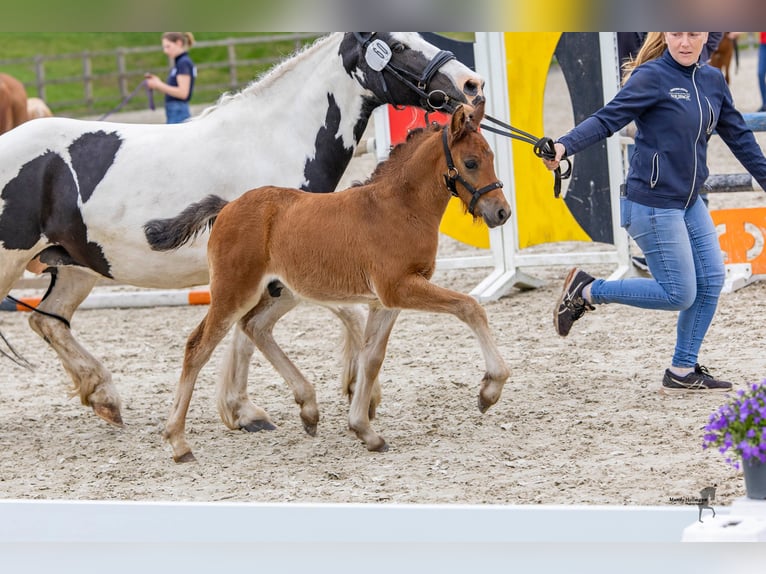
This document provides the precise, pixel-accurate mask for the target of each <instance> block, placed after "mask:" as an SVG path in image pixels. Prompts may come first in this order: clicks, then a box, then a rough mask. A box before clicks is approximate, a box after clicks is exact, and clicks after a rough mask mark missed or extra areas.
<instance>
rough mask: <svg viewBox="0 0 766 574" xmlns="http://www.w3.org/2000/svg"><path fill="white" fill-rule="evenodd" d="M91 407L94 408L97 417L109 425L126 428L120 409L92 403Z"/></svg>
mask: <svg viewBox="0 0 766 574" xmlns="http://www.w3.org/2000/svg"><path fill="white" fill-rule="evenodd" d="M91 407H92V408H93V412H94V413H96V415H98V416H99V417H100V418H102V419H104V420H105V421H106V422H108V423H109V424H111V425H114V426H116V427H120V428H123V427H124V426H125V425H124V424H123V422H122V415H121V414H120V408H119V407H116V406H114V405H107V404H103V403H92V404H91Z"/></svg>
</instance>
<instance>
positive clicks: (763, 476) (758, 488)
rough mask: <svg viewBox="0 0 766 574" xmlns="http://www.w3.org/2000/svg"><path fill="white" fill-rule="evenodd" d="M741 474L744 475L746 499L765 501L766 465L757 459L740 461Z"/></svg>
mask: <svg viewBox="0 0 766 574" xmlns="http://www.w3.org/2000/svg"><path fill="white" fill-rule="evenodd" d="M742 472H744V474H745V493H746V494H747V497H748V498H753V499H756V500H764V499H766V463H763V462H760V461H759V460H758V459H752V458H751V459H750V460H743V461H742Z"/></svg>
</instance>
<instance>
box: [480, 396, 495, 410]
mask: <svg viewBox="0 0 766 574" xmlns="http://www.w3.org/2000/svg"><path fill="white" fill-rule="evenodd" d="M493 404H495V403H490V402H488V401H486V400H484V399H483V398H482V396H481V395H479V411H480V412H481V413H482V414H484V413H486V412H487V411H488V410H489V407H491V406H492V405H493Z"/></svg>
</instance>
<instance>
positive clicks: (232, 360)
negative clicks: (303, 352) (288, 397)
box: [217, 288, 319, 436]
mask: <svg viewBox="0 0 766 574" xmlns="http://www.w3.org/2000/svg"><path fill="white" fill-rule="evenodd" d="M299 302H300V301H299V300H298V299H297V298H295V296H293V294H292V293H291V292H290V291H289V290H288V289H285V288H283V289H282V291H281V294H280V295H279V296H278V297H271V296H270V295H268V294H266V293H264V295H263V297H261V300H260V301H259V302H258V304H257V305H256V306H255V307H254V308H253V309H251V310H250V311H249V312H248V313H247V314H246V315H245V316H244V317H243V318H242V319H241V320H240V321H239V329H237V331H235V339H234V341H233V343H232V345H231V347H230V348H229V354H228V357H227V360H226V367H225V371H224V377H223V378H222V379H220V380H219V386H218V392H217V396H218V411H219V413H220V415H221V418H222V419H223V421H224V423H225V424H226V425H227V426H228V427H229V428H243V429H245V430H247V431H250V432H254V431H258V430H262V429H268V430H271V429H273V428H275V426H274V424H273V423H272V422H271V420H270V418H269V416H268V414H267V413H266V411H264V410H263V409H261V408H260V407H257V406H256V405H255V404H253V403H252V402H251V401H250V400H249V399H248V396H247V368H248V362H249V359H250V356H252V352H253V351H252V343H254V344H255V346H256V347H258V350H259V351H260V352H261V353H262V354H263V356H264V357H265V358H266V360H268V361H269V362H270V363H271V365H272V366H273V367H274V369H275V370H276V371H277V372H278V373H279V374H280V375H281V376H282V378H283V379H284V380H285V382H286V383H287V385H288V386H289V387H290V389H291V390H292V391H293V396H294V397H295V402H296V403H298V405H299V406H300V416H301V421H302V422H303V428H304V430H305V431H306V432H307V433H308V434H309V435H311V436H315V435H316V429H317V424H318V422H319V407H318V406H317V402H316V392H315V390H314V386H313V385H312V384H311V383H310V382H309V381H307V380H306V378H305V377H304V376H303V374H302V373H301V372H300V371H299V370H298V368H297V367H296V366H295V365H294V364H293V362H292V361H291V360H290V359H289V358H288V357H287V355H285V353H284V351H282V349H281V348H280V346H279V345H278V344H277V342H276V341H275V340H274V334H273V329H274V325H275V324H276V323H277V321H279V319H281V318H282V317H283V316H284V315H285V314H286V313H287V312H288V311H290V310H292V309H294V308H295V306H296V305H298V303H299ZM240 332H241V333H244V334H246V335H247V336H248V337H249V338H250V340H251V341H252V343H250V344H248V343H246V342H245V341H244V337H242V336H241V333H240ZM243 353H247V355H245V354H243Z"/></svg>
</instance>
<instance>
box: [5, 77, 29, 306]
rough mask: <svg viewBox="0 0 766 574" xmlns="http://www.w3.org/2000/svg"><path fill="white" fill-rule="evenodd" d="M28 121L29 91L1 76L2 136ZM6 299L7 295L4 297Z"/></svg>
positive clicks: (13, 80)
mask: <svg viewBox="0 0 766 574" xmlns="http://www.w3.org/2000/svg"><path fill="white" fill-rule="evenodd" d="M25 121H27V91H26V90H25V89H24V84H22V83H21V82H20V81H18V80H17V79H16V78H14V77H13V76H9V75H8V74H0V134H3V133H5V132H8V131H11V130H12V129H13V128H15V127H16V126H19V125H21V124H23V123H24V122H25ZM3 297H5V295H3Z"/></svg>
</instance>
